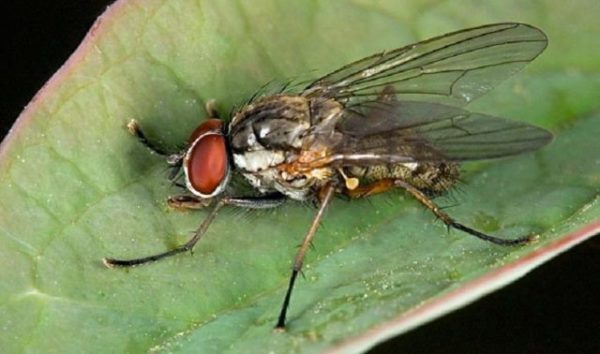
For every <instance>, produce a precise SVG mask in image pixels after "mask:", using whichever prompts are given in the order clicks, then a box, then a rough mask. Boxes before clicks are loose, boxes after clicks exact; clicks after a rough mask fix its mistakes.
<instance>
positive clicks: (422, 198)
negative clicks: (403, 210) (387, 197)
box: [394, 180, 534, 245]
mask: <svg viewBox="0 0 600 354" xmlns="http://www.w3.org/2000/svg"><path fill="white" fill-rule="evenodd" d="M394 185H396V186H397V187H401V188H404V189H405V190H406V191H407V192H408V193H410V194H412V196H413V197H415V198H416V199H417V200H418V201H419V202H421V204H423V205H425V206H426V207H427V209H429V210H431V212H432V213H434V214H435V216H437V217H438V218H439V219H440V220H442V221H443V222H444V224H446V225H447V226H448V227H452V228H455V229H457V230H461V231H463V232H466V233H468V234H470V235H473V236H475V237H477V238H480V239H482V240H485V241H489V242H492V243H495V244H498V245H520V244H524V243H528V242H531V241H532V240H533V239H534V237H533V236H524V237H518V238H514V239H503V238H498V237H495V236H491V235H487V234H484V233H483V232H481V231H477V230H475V229H472V228H470V227H468V226H465V225H463V224H461V223H459V222H457V221H455V220H454V219H452V218H451V217H450V216H449V215H448V214H446V213H444V212H443V211H442V210H441V209H440V208H439V207H438V206H437V205H436V204H435V202H434V201H433V200H431V199H430V198H429V197H428V196H427V195H425V193H423V192H421V191H420V190H419V189H417V188H415V187H413V186H412V185H410V184H408V183H406V182H404V181H402V180H395V181H394Z"/></svg>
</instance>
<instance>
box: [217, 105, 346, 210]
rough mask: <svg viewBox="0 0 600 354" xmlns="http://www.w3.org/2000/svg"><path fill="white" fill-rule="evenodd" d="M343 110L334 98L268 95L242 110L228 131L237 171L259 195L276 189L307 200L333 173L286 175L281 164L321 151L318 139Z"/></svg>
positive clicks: (287, 172) (330, 130) (332, 125)
mask: <svg viewBox="0 0 600 354" xmlns="http://www.w3.org/2000/svg"><path fill="white" fill-rule="evenodd" d="M327 101H331V102H327ZM341 109H342V107H341V105H340V104H339V103H337V102H335V101H333V100H324V99H314V98H308V97H304V96H299V95H275V96H268V97H264V98H261V99H259V100H257V101H255V102H252V103H250V104H248V105H246V106H244V107H242V109H240V110H239V111H238V112H237V113H236V114H235V116H234V117H233V120H232V122H231V124H230V126H229V133H228V135H229V140H230V147H231V152H232V155H233V162H234V164H235V167H236V169H238V170H239V171H240V172H241V173H242V175H244V176H245V177H246V179H247V180H248V181H249V182H250V183H251V184H252V185H253V186H254V187H255V188H257V189H259V190H260V191H262V192H269V191H278V192H281V193H283V194H286V195H288V196H289V197H290V198H293V199H300V200H302V199H305V198H306V196H307V195H308V194H309V193H310V192H311V190H312V189H313V188H314V187H315V186H318V185H319V184H322V183H323V181H324V180H326V179H327V178H329V177H330V176H331V174H332V173H331V172H330V171H324V170H319V171H303V172H302V173H290V170H288V169H284V168H282V166H284V165H290V164H293V163H294V162H296V161H298V160H299V159H300V158H302V157H305V156H310V155H311V154H312V153H313V151H312V150H313V149H322V148H323V146H322V145H323V144H321V143H320V141H319V137H320V136H325V135H328V134H329V135H330V134H331V133H332V132H333V129H334V126H335V121H336V120H337V118H338V116H339V112H341ZM314 155H315V156H318V155H319V154H318V153H316V154H314Z"/></svg>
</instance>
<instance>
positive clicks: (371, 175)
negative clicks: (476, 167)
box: [348, 162, 460, 194]
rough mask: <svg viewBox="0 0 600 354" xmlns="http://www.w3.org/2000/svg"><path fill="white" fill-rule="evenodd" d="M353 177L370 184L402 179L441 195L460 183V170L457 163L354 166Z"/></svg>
mask: <svg viewBox="0 0 600 354" xmlns="http://www.w3.org/2000/svg"><path fill="white" fill-rule="evenodd" d="M348 172H349V174H350V175H351V176H353V177H357V178H359V179H360V181H361V184H369V183H372V182H375V181H378V180H381V179H388V178H392V179H400V180H403V181H405V182H407V183H409V184H410V185H412V186H414V187H416V188H418V189H420V190H421V191H423V192H427V193H429V194H439V193H442V192H444V191H446V190H448V189H449V188H450V187H452V186H453V185H454V184H456V182H457V181H458V177H459V175H460V170H459V166H458V164H456V163H455V162H418V163H417V162H408V163H399V164H392V165H377V166H368V167H358V166H353V167H350V168H349V169H348Z"/></svg>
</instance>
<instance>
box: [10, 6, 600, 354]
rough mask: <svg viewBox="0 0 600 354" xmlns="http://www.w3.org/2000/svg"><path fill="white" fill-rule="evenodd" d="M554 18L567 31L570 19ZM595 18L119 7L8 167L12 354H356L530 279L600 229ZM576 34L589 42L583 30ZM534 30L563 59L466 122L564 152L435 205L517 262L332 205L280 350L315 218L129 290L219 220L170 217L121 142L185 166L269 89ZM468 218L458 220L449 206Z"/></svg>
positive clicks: (77, 58)
mask: <svg viewBox="0 0 600 354" xmlns="http://www.w3.org/2000/svg"><path fill="white" fill-rule="evenodd" d="M552 9H560V11H555V10H552ZM597 10H598V5H597V2H595V1H592V0H589V1H586V0H582V1H570V2H568V3H565V2H558V1H556V0H546V1H538V2H535V3H532V2H527V3H524V2H519V1H509V2H506V1H499V0H498V1H488V2H486V3H485V4H481V3H480V2H476V1H461V2H457V1H444V2H438V1H416V0H414V1H404V2H402V3H399V2H396V1H392V0H390V1H379V2H376V4H373V2H371V1H358V0H356V1H321V2H317V1H310V2H309V1H302V2H300V1H298V2H290V1H267V0H262V1H254V2H252V3H250V2H242V1H199V0H198V1H183V0H182V1H169V2H166V1H150V0H149V1H144V2H139V1H120V2H118V3H117V4H115V5H114V6H112V7H111V8H109V9H108V10H107V12H106V13H105V14H104V15H103V16H102V17H101V18H100V19H99V21H98V23H97V24H96V25H95V26H94V27H93V28H92V30H91V32H90V34H89V35H88V37H87V38H86V39H85V41H84V42H83V44H82V45H81V47H80V48H79V49H78V50H77V51H76V52H75V54H73V56H72V57H71V58H70V60H69V61H68V63H67V64H66V65H65V66H64V67H63V68H62V69H61V70H60V71H59V72H58V73H57V74H56V75H55V76H54V77H53V78H52V80H51V81H50V82H49V83H48V85H46V86H45V87H44V89H43V90H42V91H41V92H40V94H38V95H37V96H36V97H35V98H34V100H33V101H32V102H31V103H30V105H29V106H28V107H27V109H26V110H25V111H24V112H23V114H22V115H21V117H20V118H19V120H18V122H17V123H16V125H15V127H14V129H13V132H12V133H11V135H9V136H8V137H7V138H6V139H5V141H4V142H3V144H2V147H1V150H0V200H1V202H0V256H1V257H0V260H1V261H0V262H1V263H2V267H1V269H2V270H1V271H0V277H1V278H0V323H2V324H3V335H2V336H1V337H0V338H1V339H0V348H2V349H3V351H6V352H23V351H27V352H61V353H65V352H100V351H106V350H107V348H109V349H108V350H109V351H111V352H145V351H158V352H166V351H172V352H198V351H203V352H224V351H228V352H267V351H269V352H290V351H292V352H315V351H321V350H329V349H337V350H346V351H361V350H364V349H366V348H368V347H370V346H373V345H374V344H375V343H376V342H377V341H380V340H382V339H384V338H387V337H389V336H392V335H395V334H398V333H401V332H403V331H406V330H408V329H410V328H412V327H414V326H415V325H418V324H420V323H422V322H424V321H427V320H430V319H431V318H433V317H436V316H439V315H441V314H442V313H444V312H447V311H450V310H451V309H453V308H455V307H457V306H460V305H462V304H464V303H465V302H468V301H471V300H473V299H474V298H477V297H479V296H481V295H483V294H484V293H486V292H489V291H491V290H493V289H494V288H496V287H498V286H500V285H502V284H505V283H506V282H509V281H511V280H513V279H514V278H516V277H518V276H521V275H522V274H524V273H525V272H526V271H527V270H529V269H531V268H532V267H534V266H535V265H537V264H539V263H541V262H543V261H544V260H546V259H548V258H549V257H551V256H553V255H555V254H556V253H557V252H560V251H562V250H564V249H566V248H568V247H570V246H572V245H574V244H575V243H577V242H580V241H582V240H583V239H584V238H586V237H589V236H590V235H591V234H592V233H593V232H594V231H597V230H598V228H599V223H598V220H599V216H600V202H599V200H598V194H599V191H600V164H598V161H597V151H598V148H599V147H600V146H599V144H598V136H600V110H599V105H598V100H597V92H599V91H600V50H599V49H598V46H597V33H599V32H600V28H599V27H600V25H599V22H598V21H597V19H596V14H597V13H598V11H597ZM575 18H576V19H577V21H573V19H575ZM509 20H510V21H522V22H527V23H531V24H533V25H536V26H538V27H540V28H542V29H544V31H546V33H547V34H548V36H549V38H550V46H549V48H548V49H547V51H546V52H545V53H544V54H543V55H542V56H541V57H540V58H539V59H537V60H536V61H535V62H534V63H532V64H531V65H530V66H529V67H528V68H527V69H526V70H525V71H523V72H522V73H520V74H518V75H516V76H515V77H513V78H511V79H510V80H508V81H507V82H506V83H504V84H502V85H501V86H500V87H498V88H497V89H496V90H495V91H494V92H493V93H491V94H488V95H487V96H486V97H484V98H481V99H480V100H479V101H478V102H476V103H475V104H473V105H471V106H470V107H469V108H470V109H472V110H474V111H481V112H485V113H489V114H493V115H500V116H506V117H512V118H515V119H521V120H524V121H529V122H532V123H535V124H538V125H541V126H544V127H546V128H549V129H551V130H553V131H554V132H555V133H556V136H557V137H556V140H555V141H554V142H553V143H552V144H551V145H549V146H548V147H546V148H544V149H542V150H541V151H539V152H536V153H532V154H529V155H525V156H520V157H517V158H513V159H510V160H503V161H497V162H495V163H485V164H477V165H471V166H467V167H466V169H467V171H466V174H465V177H464V181H465V182H466V183H465V184H464V185H463V186H462V187H461V189H462V190H463V191H464V193H461V194H452V195H451V197H449V198H448V197H447V198H445V199H444V198H440V199H439V200H438V201H439V203H440V204H442V205H444V204H453V203H454V201H455V200H458V201H460V205H459V206H457V207H455V208H452V209H451V210H450V213H451V215H452V216H454V217H456V218H457V219H458V220H460V221H462V222H464V223H465V224H467V225H471V226H473V227H476V228H479V229H482V230H484V231H486V232H490V233H493V234H495V235H499V236H504V237H515V236H519V235H523V234H526V233H528V232H536V233H538V234H539V235H540V237H539V241H538V242H537V243H535V244H532V245H528V246H526V247H517V248H514V247H502V246H495V245H491V244H489V243H485V242H482V241H480V240H477V239H475V238H473V237H470V236H468V235H465V234H462V233H459V232H456V231H452V232H450V233H447V232H446V230H445V227H444V226H443V225H442V224H441V223H439V222H435V220H434V218H433V216H432V215H430V214H429V213H428V212H425V211H423V208H422V207H421V206H420V205H418V203H417V202H416V201H414V200H412V199H410V198H408V197H407V196H405V195H403V194H401V193H390V194H388V195H382V196H377V197H374V198H371V199H369V200H361V201H352V202H347V201H344V200H335V201H334V203H333V205H332V206H331V208H330V209H329V210H328V212H327V215H326V219H325V222H324V224H323V225H322V227H321V229H320V230H319V232H318V234H317V236H316V239H315V249H314V250H311V251H310V252H309V254H308V257H307V261H306V267H305V274H306V278H305V279H300V280H299V283H298V286H297V289H296V291H295V293H294V296H293V299H292V304H291V308H290V313H289V319H290V322H289V328H288V331H287V332H285V333H273V331H272V327H273V325H274V323H275V320H276V317H277V314H278V311H279V306H280V304H281V301H282V298H283V295H284V291H285V288H286V286H287V281H288V276H289V268H290V265H291V260H292V258H293V256H294V253H295V250H296V246H297V244H298V243H299V242H300V241H301V238H302V237H303V235H304V233H305V232H306V230H307V227H308V225H309V223H310V220H311V218H312V215H313V214H314V210H313V209H311V208H309V207H306V206H305V205H300V204H297V203H288V204H286V205H285V206H283V207H281V208H278V209H276V210H274V211H268V212H240V211H239V210H232V209H227V210H225V211H223V212H222V213H221V214H220V215H219V216H218V218H217V220H216V221H215V222H214V224H213V225H212V226H211V228H210V229H209V232H208V233H207V235H206V237H205V238H204V239H202V241H201V242H200V243H199V244H198V246H197V247H196V249H195V252H194V255H193V257H191V256H189V255H181V256H178V257H174V258H171V259H168V260H164V261H162V262H158V263H156V264H152V265H148V266H144V267H138V268H134V269H130V270H114V269H106V268H104V267H103V266H102V264H101V262H100V259H101V258H102V257H105V256H113V257H136V256H145V255H149V254H153V253H156V252H160V251H163V250H166V249H168V248H171V247H174V246H175V245H178V244H180V243H182V242H184V241H185V240H186V239H187V238H188V237H189V235H190V232H191V231H193V230H194V229H195V227H197V226H198V225H199V223H200V222H201V220H202V219H203V217H204V216H205V215H206V212H205V211H197V212H185V213H180V212H173V211H171V210H168V209H167V208H166V206H165V203H164V202H165V198H166V197H167V196H168V195H169V194H173V193H177V190H176V189H174V188H173V187H172V186H170V185H169V183H168V182H167V181H166V175H167V172H166V164H165V162H164V161H163V160H162V159H161V158H159V157H157V156H155V155H151V154H149V153H148V151H147V150H146V149H145V148H144V147H142V146H140V144H139V143H138V142H137V141H135V139H133V138H132V137H131V136H130V135H128V133H127V130H126V128H125V125H126V123H127V122H128V120H129V119H131V118H133V117H135V118H136V119H138V120H139V121H140V124H141V125H142V126H143V127H144V128H145V129H146V130H147V132H148V134H149V135H150V137H151V138H153V139H158V140H160V141H161V142H162V143H163V144H165V145H167V146H171V147H175V146H178V145H180V144H181V143H182V142H184V141H185V139H186V138H187V135H188V134H189V133H190V131H192V130H193V129H194V128H195V126H197V124H198V123H199V122H200V121H201V120H202V119H203V118H204V113H203V108H202V107H203V104H204V103H205V102H206V101H207V100H209V99H216V100H217V102H218V105H219V108H220V110H221V111H222V112H223V113H225V112H228V111H229V110H230V109H231V108H232V107H234V106H235V105H237V104H240V103H241V102H243V101H244V100H245V99H247V98H248V97H249V96H251V95H252V93H253V92H255V91H256V90H257V88H259V87H261V86H262V85H263V84H265V83H267V82H269V81H271V80H274V81H275V82H285V81H286V80H288V79H290V78H293V79H297V78H306V77H318V75H321V74H324V73H326V72H328V71H331V70H333V69H335V68H337V67H339V66H341V65H343V64H346V63H348V62H350V61H352V60H355V59H359V58H361V57H363V56H365V55H368V54H372V53H374V52H376V51H381V50H383V49H392V48H396V47H399V46H402V45H405V44H408V43H411V42H414V41H417V40H419V39H424V38H427V37H430V36H433V35H437V34H441V33H445V32H448V31H451V30H457V29H460V28H466V27H471V26H475V25H479V24H483V23H490V22H499V21H509ZM453 198H454V199H453Z"/></svg>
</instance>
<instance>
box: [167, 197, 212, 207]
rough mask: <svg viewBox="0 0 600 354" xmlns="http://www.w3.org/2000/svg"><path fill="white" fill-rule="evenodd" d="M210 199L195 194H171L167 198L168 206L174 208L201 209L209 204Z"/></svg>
mask: <svg viewBox="0 0 600 354" xmlns="http://www.w3.org/2000/svg"><path fill="white" fill-rule="evenodd" d="M211 202H212V199H207V198H199V197H196V196H195V195H189V194H181V195H173V196H170V197H169V198H168V199H167V204H168V205H169V207H171V208H173V209H176V210H187V209H203V208H206V207H207V206H209V205H210V203H211Z"/></svg>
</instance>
